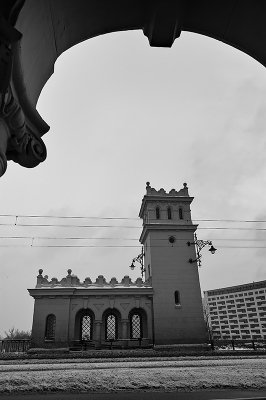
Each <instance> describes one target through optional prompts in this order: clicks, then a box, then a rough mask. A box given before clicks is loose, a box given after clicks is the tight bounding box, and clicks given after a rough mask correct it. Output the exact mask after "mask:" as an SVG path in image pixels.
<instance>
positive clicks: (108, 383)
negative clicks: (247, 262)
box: [0, 356, 266, 394]
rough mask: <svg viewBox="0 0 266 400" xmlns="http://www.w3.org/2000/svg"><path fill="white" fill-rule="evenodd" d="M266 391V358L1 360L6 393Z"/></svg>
mask: <svg viewBox="0 0 266 400" xmlns="http://www.w3.org/2000/svg"><path fill="white" fill-rule="evenodd" d="M228 388H233V389H241V390H242V389H250V390H258V389H262V390H265V389H266V358H265V357H263V356H262V357H260V356H258V357H249V358H242V359H236V358H228V359H216V360H214V359H204V358H199V359H196V358H195V359H187V358H183V359H180V358H178V359H177V358H176V359H173V358H172V359H167V358H166V359H159V360H158V359H157V360H154V359H153V360H136V359H135V360H127V361H125V360H119V361H118V360H102V361H99V360H90V361H89V362H88V361H87V360H84V359H83V360H58V361H56V360H52V361H51V360H50V361H49V360H46V361H45V360H42V361H40V360H35V361H34V362H33V360H21V361H16V362H14V361H8V360H6V361H3V360H2V361H0V393H2V394H3V393H10V392H13V393H14V392H20V393H22V392H48V391H49V392H50V391H56V392H58V391H79V392H80V391H91V392H102V391H104V392H110V391H122V390H125V391H130V390H142V391H143V390H145V391H154V390H159V391H175V390H186V391H190V390H213V389H228Z"/></svg>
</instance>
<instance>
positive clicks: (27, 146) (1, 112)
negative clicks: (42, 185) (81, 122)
mask: <svg viewBox="0 0 266 400" xmlns="http://www.w3.org/2000/svg"><path fill="white" fill-rule="evenodd" d="M0 11H1V10H0ZM21 36H22V35H21V33H20V32H18V31H17V30H16V29H15V28H13V27H12V25H10V24H9V22H8V21H7V20H6V19H5V18H4V17H3V15H2V14H0V176H2V175H3V174H4V173H5V171H6V168H7V160H13V161H15V162H17V163H19V164H20V165H22V166H24V167H27V168H32V167H35V166H37V165H38V164H39V163H40V162H42V161H44V160H45V158H46V148H45V145H44V143H43V141H42V140H41V138H40V137H38V136H37V135H36V134H34V132H33V131H32V130H31V129H30V127H29V126H27V123H26V118H25V115H24V112H23V110H22V108H21V106H20V104H19V102H18V100H17V99H16V98H15V96H14V93H13V91H12V87H11V81H12V64H13V56H14V54H13V49H14V44H15V43H16V42H17V41H18V40H20V39H21Z"/></svg>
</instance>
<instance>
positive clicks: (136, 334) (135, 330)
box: [130, 313, 142, 339]
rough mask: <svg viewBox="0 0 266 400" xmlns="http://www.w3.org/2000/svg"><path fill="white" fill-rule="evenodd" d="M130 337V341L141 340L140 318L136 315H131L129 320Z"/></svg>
mask: <svg viewBox="0 0 266 400" xmlns="http://www.w3.org/2000/svg"><path fill="white" fill-rule="evenodd" d="M130 337H131V339H140V338H142V318H141V315H140V314H138V313H134V314H132V315H131V319H130Z"/></svg>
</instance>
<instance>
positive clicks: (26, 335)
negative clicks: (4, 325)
mask: <svg viewBox="0 0 266 400" xmlns="http://www.w3.org/2000/svg"><path fill="white" fill-rule="evenodd" d="M5 335H6V336H5V338H4V339H30V338H31V331H23V330H21V331H20V330H19V329H15V328H14V327H13V328H11V329H9V330H8V332H6V331H5Z"/></svg>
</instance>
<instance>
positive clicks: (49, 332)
mask: <svg viewBox="0 0 266 400" xmlns="http://www.w3.org/2000/svg"><path fill="white" fill-rule="evenodd" d="M55 324H56V318H55V315H54V314H49V315H48V316H47V318H46V326H45V339H47V340H54V338H55Z"/></svg>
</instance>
